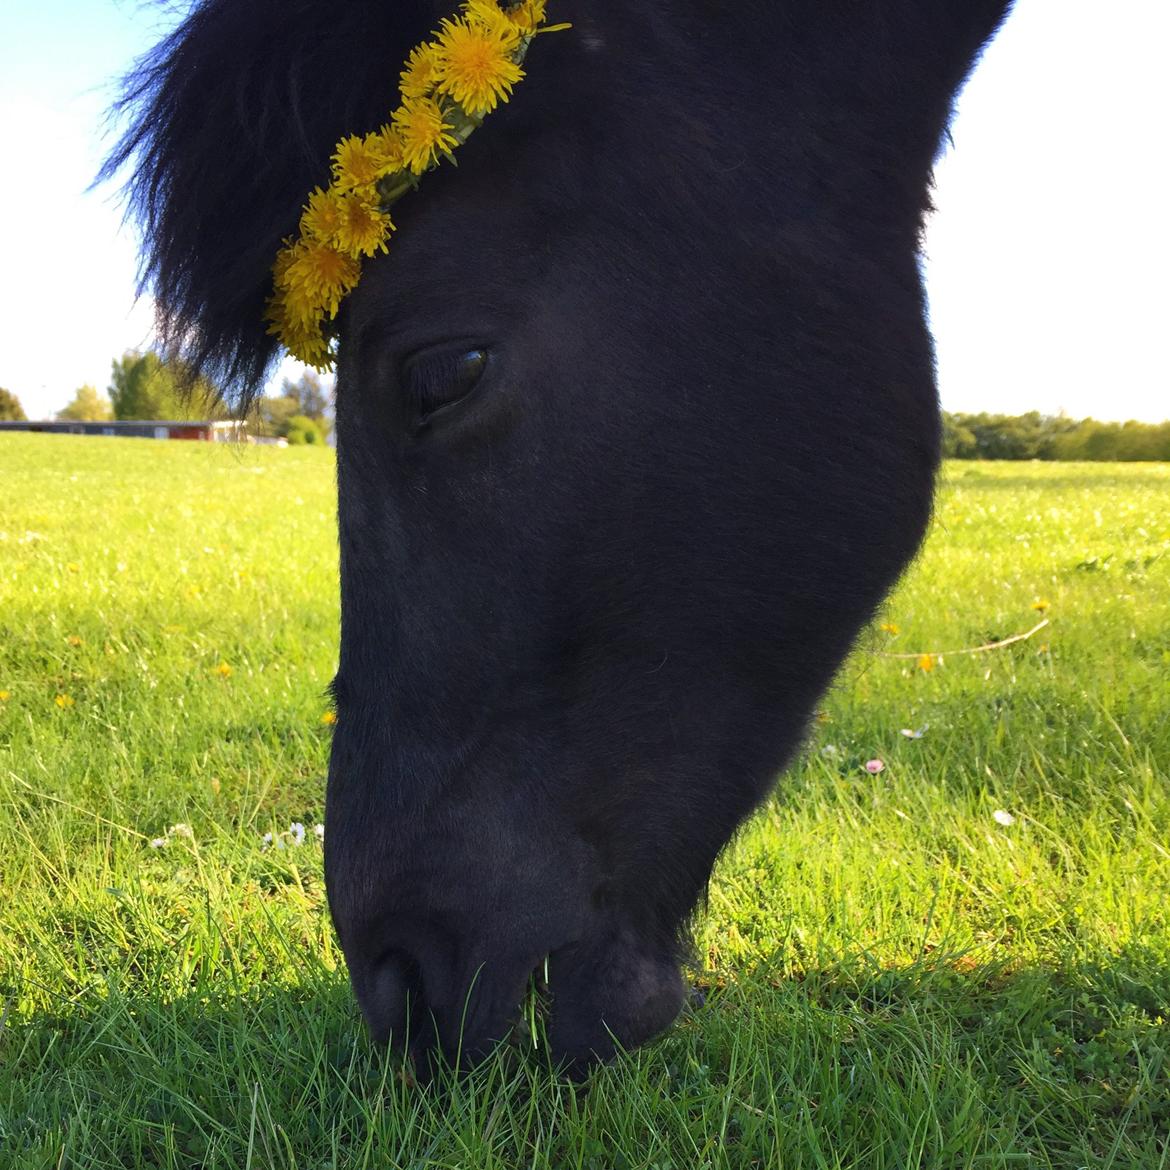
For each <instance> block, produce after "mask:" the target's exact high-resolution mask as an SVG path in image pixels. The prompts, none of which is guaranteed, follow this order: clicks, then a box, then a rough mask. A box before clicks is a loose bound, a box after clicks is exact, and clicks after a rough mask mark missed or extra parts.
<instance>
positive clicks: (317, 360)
mask: <svg viewBox="0 0 1170 1170" xmlns="http://www.w3.org/2000/svg"><path fill="white" fill-rule="evenodd" d="M268 322H269V324H268V332H269V333H270V334H272V335H273V336H275V337H276V338H277V339H278V340H279V341H280V344H281V345H283V346H284V347H285V349H287V350H288V351H289V353H291V354H292V355H293V357H295V358H297V359H298V360H299V361H302V362H304V363H305V365H307V366H312V367H313V368H314V369H317V370H321V371H322V372H324V371H325V370H327V369H329V368H330V366H331V365H332V361H333V356H332V354H331V352H330V350H329V342H328V340H327V339H326V337H325V334H324V331H323V329H322V326H321V317H320V314H317V315H316V316H314V317H313V318H312V319H311V320H309V321H307V322H302V321H298V320H294V319H293V318H292V316H291V315H290V314H289V312H288V310H287V307H286V305H285V300H284V294H283V293H280V292H277V293H276V294H275V295H274V296H272V297H271V298H270V299H269V301H268Z"/></svg>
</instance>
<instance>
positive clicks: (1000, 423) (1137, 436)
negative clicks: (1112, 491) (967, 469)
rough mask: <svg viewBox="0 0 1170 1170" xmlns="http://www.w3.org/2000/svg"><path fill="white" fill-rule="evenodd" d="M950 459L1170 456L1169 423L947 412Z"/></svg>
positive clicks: (1114, 459) (1148, 458) (1109, 459)
mask: <svg viewBox="0 0 1170 1170" xmlns="http://www.w3.org/2000/svg"><path fill="white" fill-rule="evenodd" d="M943 454H944V455H946V456H947V457H948V458H950V459H1067V460H1074V461H1083V460H1087V461H1095V462H1138V461H1142V462H1146V461H1155V460H1170V422H1163V423H1141V422H1125V423H1116V422H1098V421H1097V420H1096V419H1093V418H1085V419H1080V420H1079V421H1078V420H1076V419H1071V418H1064V417H1062V416H1059V415H1057V416H1054V415H1045V414H1040V413H1039V412H1038V411H1031V412H1030V413H1028V414H1018V415H1011V414H949V413H946V414H944V415H943Z"/></svg>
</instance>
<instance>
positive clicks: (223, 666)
mask: <svg viewBox="0 0 1170 1170" xmlns="http://www.w3.org/2000/svg"><path fill="white" fill-rule="evenodd" d="M213 673H214V674H218V675H219V677H220V678H231V677H232V668H231V667H230V666H229V665H228V664H227V663H226V662H221V663H220V664H219V665H218V666H217V667H216V668H215V670H214V672H213Z"/></svg>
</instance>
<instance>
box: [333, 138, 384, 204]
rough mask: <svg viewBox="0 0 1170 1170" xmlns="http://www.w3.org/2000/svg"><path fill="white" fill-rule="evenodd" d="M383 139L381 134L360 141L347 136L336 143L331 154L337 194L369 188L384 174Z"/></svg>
mask: <svg viewBox="0 0 1170 1170" xmlns="http://www.w3.org/2000/svg"><path fill="white" fill-rule="evenodd" d="M385 146H386V140H385V139H384V138H383V136H382V135H381V134H380V133H374V134H367V135H365V136H364V137H362V138H359V137H358V136H357V135H356V134H349V135H347V136H346V137H345V138H343V139H342V140H341V141H340V142H339V143H338V144H337V150H336V151H334V154H333V183H334V185H335V186H336V187H337V188H338V190H340V191H352V190H353V189H354V188H355V187H368V186H369V185H370V184H371V183H376V182H377V181H378V180H379V179H380V178H381V177H382V175H384V174H385V173H386V169H387V166H388V160H387V158H386V155H385V153H384V151H385Z"/></svg>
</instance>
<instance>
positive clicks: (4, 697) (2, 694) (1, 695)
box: [0, 691, 12, 703]
mask: <svg viewBox="0 0 1170 1170" xmlns="http://www.w3.org/2000/svg"><path fill="white" fill-rule="evenodd" d="M11 698H12V692H11V691H0V703H7V702H8V700H9V699H11Z"/></svg>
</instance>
